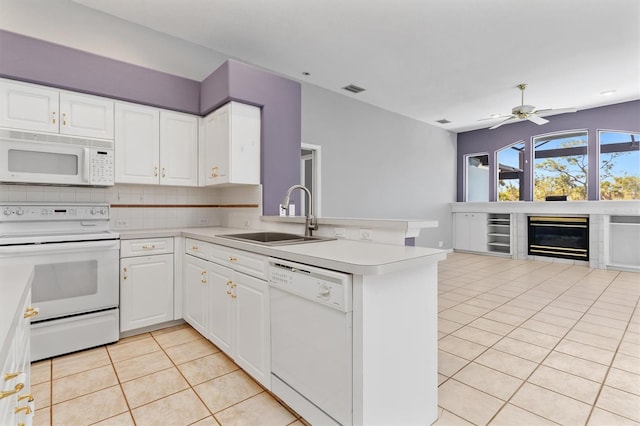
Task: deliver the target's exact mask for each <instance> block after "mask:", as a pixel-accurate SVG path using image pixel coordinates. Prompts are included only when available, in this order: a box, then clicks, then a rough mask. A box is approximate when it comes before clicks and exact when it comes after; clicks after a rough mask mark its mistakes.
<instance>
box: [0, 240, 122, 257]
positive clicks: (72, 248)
mask: <svg viewBox="0 0 640 426" xmlns="http://www.w3.org/2000/svg"><path fill="white" fill-rule="evenodd" d="M119 248H120V240H103V241H80V242H68V243H51V244H25V245H14V246H3V247H0V255H3V256H4V255H15V254H39V253H49V252H55V254H63V253H69V252H86V251H100V250H118V249H119Z"/></svg>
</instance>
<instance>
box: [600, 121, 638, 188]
mask: <svg viewBox="0 0 640 426" xmlns="http://www.w3.org/2000/svg"><path fill="white" fill-rule="evenodd" d="M602 133H628V134H640V130H637V131H633V130H619V129H596V135H597V140H596V145H597V151H598V158H597V159H596V169H597V173H598V174H597V182H598V190H597V195H598V197H597V199H596V200H597V201H635V200H636V199H634V200H603V199H602V192H601V190H600V184H601V182H600V161H601V157H600V156H601V154H602V144H601V143H600V135H601V134H602ZM639 143H640V141H639Z"/></svg>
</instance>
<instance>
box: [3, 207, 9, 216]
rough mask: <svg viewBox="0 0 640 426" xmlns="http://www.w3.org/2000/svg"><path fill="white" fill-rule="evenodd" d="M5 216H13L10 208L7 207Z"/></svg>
mask: <svg viewBox="0 0 640 426" xmlns="http://www.w3.org/2000/svg"><path fill="white" fill-rule="evenodd" d="M4 215H5V216H11V209H10V208H9V207H7V208H6V209H4Z"/></svg>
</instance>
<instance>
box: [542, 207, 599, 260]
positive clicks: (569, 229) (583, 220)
mask: <svg viewBox="0 0 640 426" xmlns="http://www.w3.org/2000/svg"><path fill="white" fill-rule="evenodd" d="M529 255H534V256H546V257H557V258H562V259H573V260H584V261H588V260H589V218H588V217H557V216H529Z"/></svg>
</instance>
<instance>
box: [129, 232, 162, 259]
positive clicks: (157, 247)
mask: <svg viewBox="0 0 640 426" xmlns="http://www.w3.org/2000/svg"><path fill="white" fill-rule="evenodd" d="M169 253H173V237H166V238H144V239H136V240H121V241H120V257H134V256H147V255H149V254H169Z"/></svg>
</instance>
